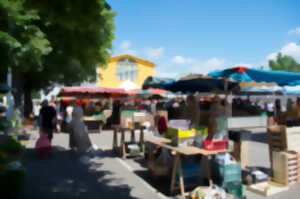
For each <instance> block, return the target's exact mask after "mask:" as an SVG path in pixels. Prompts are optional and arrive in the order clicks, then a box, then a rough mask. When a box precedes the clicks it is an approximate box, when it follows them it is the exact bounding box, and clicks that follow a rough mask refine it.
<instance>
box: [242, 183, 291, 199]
mask: <svg viewBox="0 0 300 199" xmlns="http://www.w3.org/2000/svg"><path fill="white" fill-rule="evenodd" d="M247 190H248V191H252V192H254V193H257V194H260V195H263V196H266V197H267V196H271V195H274V194H277V193H280V192H283V191H287V190H289V187H288V186H282V185H280V184H277V183H274V182H262V183H258V184H253V185H250V186H247Z"/></svg>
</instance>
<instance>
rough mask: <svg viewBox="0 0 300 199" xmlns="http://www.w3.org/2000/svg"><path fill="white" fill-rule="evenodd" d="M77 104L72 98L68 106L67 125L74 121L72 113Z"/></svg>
mask: <svg viewBox="0 0 300 199" xmlns="http://www.w3.org/2000/svg"><path fill="white" fill-rule="evenodd" d="M75 106H76V101H75V100H72V101H71V102H70V103H69V104H68V106H67V108H66V118H65V120H66V123H67V125H69V124H70V123H71V121H72V114H73V110H74V107H75Z"/></svg>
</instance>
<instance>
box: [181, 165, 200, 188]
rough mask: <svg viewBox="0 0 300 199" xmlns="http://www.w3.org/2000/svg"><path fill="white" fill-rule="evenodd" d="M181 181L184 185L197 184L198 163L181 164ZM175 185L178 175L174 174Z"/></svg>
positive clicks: (198, 174)
mask: <svg viewBox="0 0 300 199" xmlns="http://www.w3.org/2000/svg"><path fill="white" fill-rule="evenodd" d="M181 169H182V175H183V180H184V183H185V184H197V183H199V176H200V164H199V163H193V162H188V163H182V165H181ZM175 179H176V181H175V182H176V184H179V174H178V171H177V172H176V178H175Z"/></svg>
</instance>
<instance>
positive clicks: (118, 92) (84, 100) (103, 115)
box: [58, 87, 127, 132]
mask: <svg viewBox="0 0 300 199" xmlns="http://www.w3.org/2000/svg"><path fill="white" fill-rule="evenodd" d="M58 96H59V97H61V98H64V97H73V98H74V99H75V100H76V101H77V102H78V103H80V104H81V105H82V104H83V105H84V106H85V107H88V108H91V109H93V110H89V111H85V115H84V117H83V121H84V122H85V124H86V126H87V128H88V130H89V132H94V131H101V129H102V127H103V126H104V124H105V123H106V121H107V119H108V118H109V117H110V116H111V114H112V111H111V108H109V107H107V108H106V109H105V110H103V109H102V107H101V106H103V104H101V103H103V101H104V100H106V102H107V101H108V100H109V99H110V98H111V99H118V98H122V97H125V96H127V92H126V91H125V90H124V89H122V88H116V89H113V88H102V87H86V88H85V87H65V88H62V89H61V91H60V92H59V94H58ZM70 101H71V100H69V102H70Z"/></svg>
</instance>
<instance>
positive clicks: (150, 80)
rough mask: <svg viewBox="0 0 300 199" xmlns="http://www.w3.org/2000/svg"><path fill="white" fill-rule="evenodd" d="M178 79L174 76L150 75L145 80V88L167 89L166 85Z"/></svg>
mask: <svg viewBox="0 0 300 199" xmlns="http://www.w3.org/2000/svg"><path fill="white" fill-rule="evenodd" d="M175 81H176V80H175V79H172V78H159V77H153V76H149V77H147V79H146V80H145V81H144V84H143V89H148V88H159V89H164V90H167V89H166V87H167V86H168V85H170V84H173V83H174V82H175Z"/></svg>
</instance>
